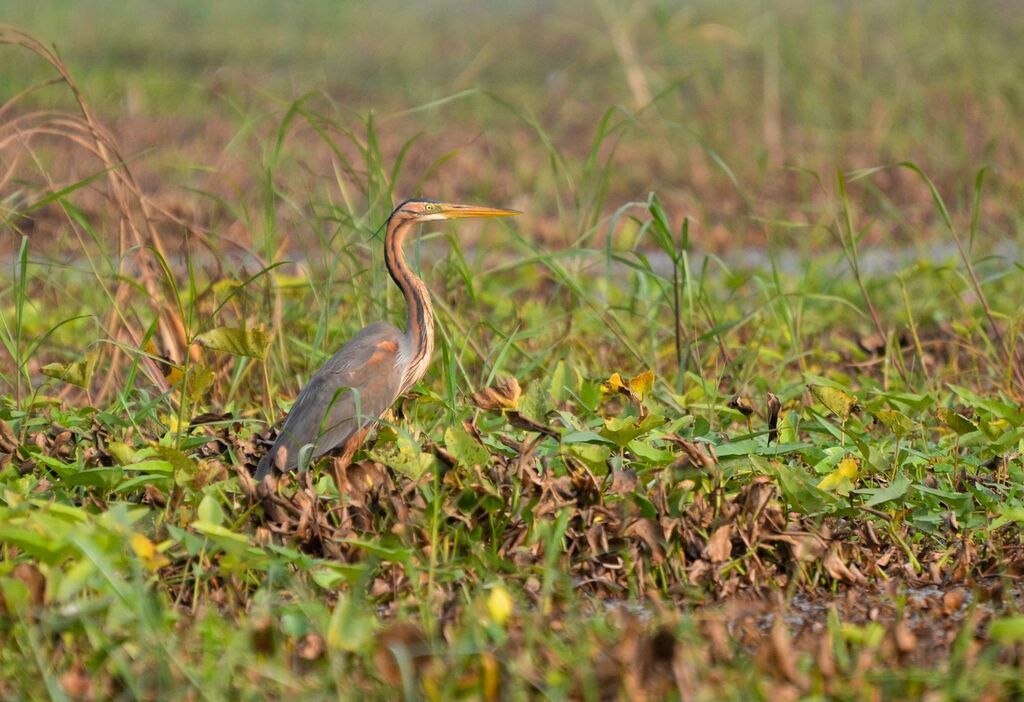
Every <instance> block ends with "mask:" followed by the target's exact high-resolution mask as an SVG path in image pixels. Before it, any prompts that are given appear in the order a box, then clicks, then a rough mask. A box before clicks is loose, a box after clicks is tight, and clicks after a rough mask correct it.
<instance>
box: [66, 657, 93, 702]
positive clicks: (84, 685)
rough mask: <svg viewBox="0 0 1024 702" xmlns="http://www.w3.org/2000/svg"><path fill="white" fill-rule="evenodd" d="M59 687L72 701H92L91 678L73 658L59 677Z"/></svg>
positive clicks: (78, 661)
mask: <svg viewBox="0 0 1024 702" xmlns="http://www.w3.org/2000/svg"><path fill="white" fill-rule="evenodd" d="M60 686H61V687H63V688H64V692H65V693H67V695H68V697H70V698H71V699H74V700H91V699H93V692H92V678H91V677H89V673H88V672H87V671H86V670H85V666H84V665H82V661H80V660H78V658H75V661H74V663H72V664H71V667H70V668H68V669H67V671H65V672H64V674H63V675H61V676H60Z"/></svg>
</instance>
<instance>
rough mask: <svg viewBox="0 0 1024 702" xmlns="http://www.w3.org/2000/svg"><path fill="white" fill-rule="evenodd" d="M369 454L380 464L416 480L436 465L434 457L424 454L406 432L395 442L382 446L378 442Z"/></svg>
mask: <svg viewBox="0 0 1024 702" xmlns="http://www.w3.org/2000/svg"><path fill="white" fill-rule="evenodd" d="M367 454H368V455H369V456H370V458H372V459H373V460H375V461H377V462H378V463H383V464H384V465H386V466H390V467H391V468H394V469H395V470H397V471H399V472H400V473H404V474H405V475H407V476H409V477H410V478H413V479H416V478H419V477H420V476H421V475H423V474H424V473H426V472H427V471H428V470H430V469H431V468H432V467H433V465H434V460H435V459H434V455H433V454H430V453H424V452H423V451H422V450H421V449H420V447H419V445H417V443H416V442H415V441H413V439H412V437H411V436H409V435H408V434H407V433H406V432H400V433H399V434H398V437H397V438H396V439H395V441H393V442H391V443H387V444H384V445H381V443H380V442H379V441H378V442H377V445H376V446H374V447H373V449H371V450H370V451H367Z"/></svg>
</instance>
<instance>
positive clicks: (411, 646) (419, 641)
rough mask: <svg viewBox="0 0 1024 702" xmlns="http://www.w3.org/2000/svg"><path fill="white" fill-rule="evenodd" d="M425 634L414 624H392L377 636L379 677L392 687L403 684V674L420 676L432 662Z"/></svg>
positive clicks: (375, 658)
mask: <svg viewBox="0 0 1024 702" xmlns="http://www.w3.org/2000/svg"><path fill="white" fill-rule="evenodd" d="M427 652H428V651H427V645H426V641H425V639H424V636H423V631H422V630H421V629H420V628H419V626H417V625H416V624H413V623H411V622H397V623H395V624H392V625H391V626H389V627H388V628H387V629H385V630H384V631H383V632H381V634H380V636H378V637H377V647H376V648H375V649H374V651H373V662H374V665H376V667H377V674H378V675H379V676H380V677H381V678H382V679H383V680H384V681H385V682H387V683H389V684H391V685H399V684H401V682H402V672H403V670H406V671H407V672H408V673H416V674H418V673H420V672H422V669H423V667H424V666H425V665H426V664H427V663H428V662H429V659H428V657H427V656H426V655H425V654H426V653H427Z"/></svg>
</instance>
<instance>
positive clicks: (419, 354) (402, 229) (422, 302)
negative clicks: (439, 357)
mask: <svg viewBox="0 0 1024 702" xmlns="http://www.w3.org/2000/svg"><path fill="white" fill-rule="evenodd" d="M414 226H416V223H415V222H414V221H412V220H406V219H398V218H397V217H394V216H393V217H392V218H391V220H390V221H389V222H388V227H387V234H386V235H385V237H384V263H385V264H386V265H387V267H388V273H390V274H391V279H392V280H393V281H395V285H397V286H398V287H399V289H400V290H401V291H402V295H403V296H404V297H405V304H406V308H407V310H408V318H407V322H406V326H405V337H406V339H407V340H408V341H409V349H410V351H409V353H410V355H411V357H410V358H409V359H407V360H408V362H407V364H406V366H405V370H404V372H405V376H404V378H403V381H402V390H401V391H402V392H405V391H406V390H408V389H409V388H410V387H412V385H413V384H414V383H415V382H416V381H417V380H419V379H420V378H421V377H423V374H424V373H425V372H426V370H427V365H428V364H429V363H430V354H431V353H432V352H433V350H434V308H433V306H432V305H431V304H430V292H429V291H428V290H427V286H426V284H424V282H423V281H422V280H420V279H419V278H418V277H417V276H416V274H415V273H413V272H412V269H411V268H409V264H408V263H406V261H405V253H404V252H403V251H402V245H403V244H404V243H405V238H406V236H408V234H409V232H411V231H412V229H413V227H414Z"/></svg>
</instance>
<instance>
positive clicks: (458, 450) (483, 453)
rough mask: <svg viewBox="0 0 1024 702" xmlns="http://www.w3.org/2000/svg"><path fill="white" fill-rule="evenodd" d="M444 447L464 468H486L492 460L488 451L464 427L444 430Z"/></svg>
mask: <svg viewBox="0 0 1024 702" xmlns="http://www.w3.org/2000/svg"><path fill="white" fill-rule="evenodd" d="M444 446H445V448H446V449H448V452H449V453H451V454H452V455H453V456H455V458H456V460H458V462H459V463H461V464H462V465H464V466H486V465H487V464H488V462H489V459H490V454H488V453H487V449H485V448H484V447H483V445H482V444H481V443H480V442H479V441H477V440H476V438H474V437H473V435H472V434H470V433H469V432H468V431H466V430H465V429H463V428H462V427H456V426H450V427H448V428H447V429H445V430H444Z"/></svg>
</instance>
